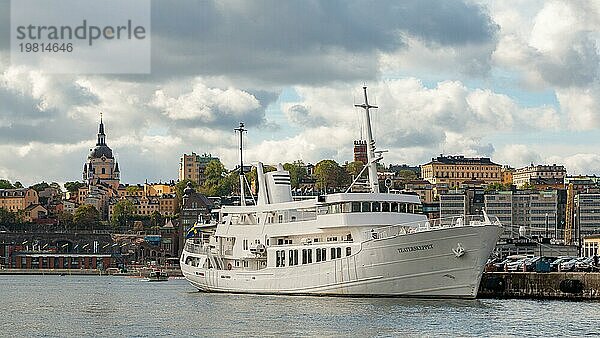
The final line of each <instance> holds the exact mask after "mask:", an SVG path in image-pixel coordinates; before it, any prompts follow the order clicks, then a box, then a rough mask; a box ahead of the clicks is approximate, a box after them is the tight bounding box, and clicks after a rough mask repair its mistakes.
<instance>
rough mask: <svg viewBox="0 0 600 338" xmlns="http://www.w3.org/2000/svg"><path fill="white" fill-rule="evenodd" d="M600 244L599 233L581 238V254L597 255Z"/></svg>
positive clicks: (585, 255) (587, 255)
mask: <svg viewBox="0 0 600 338" xmlns="http://www.w3.org/2000/svg"><path fill="white" fill-rule="evenodd" d="M599 246H600V235H592V236H587V237H584V238H583V244H582V246H581V251H582V252H581V255H582V256H584V257H592V256H598V254H600V252H598V247H599Z"/></svg>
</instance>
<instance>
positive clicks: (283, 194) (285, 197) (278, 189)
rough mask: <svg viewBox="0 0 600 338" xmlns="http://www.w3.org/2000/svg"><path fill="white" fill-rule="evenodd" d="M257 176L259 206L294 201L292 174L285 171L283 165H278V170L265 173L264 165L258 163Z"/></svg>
mask: <svg viewBox="0 0 600 338" xmlns="http://www.w3.org/2000/svg"><path fill="white" fill-rule="evenodd" d="M256 176H257V177H258V205H265V204H271V203H282V202H291V201H293V199H292V186H291V182H290V180H291V178H290V172H289V171H287V170H284V169H283V166H282V165H281V163H279V164H278V165H277V170H275V171H271V172H268V173H265V170H264V168H263V164H262V163H261V162H258V163H257V165H256Z"/></svg>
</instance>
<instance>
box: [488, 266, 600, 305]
mask: <svg viewBox="0 0 600 338" xmlns="http://www.w3.org/2000/svg"><path fill="white" fill-rule="evenodd" d="M477 296H478V297H479V298H533V299H570V300H584V299H600V273H598V272H549V273H536V272H486V273H484V274H483V277H482V279H481V284H480V286H479V292H478V295H477Z"/></svg>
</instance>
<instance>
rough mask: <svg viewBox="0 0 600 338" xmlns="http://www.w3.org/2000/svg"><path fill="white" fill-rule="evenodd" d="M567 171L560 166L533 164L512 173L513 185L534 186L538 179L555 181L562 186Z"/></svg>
mask: <svg viewBox="0 0 600 338" xmlns="http://www.w3.org/2000/svg"><path fill="white" fill-rule="evenodd" d="M566 175H567V170H566V169H565V167H564V166H562V165H556V164H552V165H543V164H538V165H534V164H533V163H532V164H531V165H529V166H527V167H523V168H518V169H516V170H515V172H514V173H513V184H514V185H515V186H517V187H518V188H519V187H522V186H523V185H525V184H530V185H534V183H535V182H536V180H538V179H557V180H559V181H561V184H564V179H565V176H566Z"/></svg>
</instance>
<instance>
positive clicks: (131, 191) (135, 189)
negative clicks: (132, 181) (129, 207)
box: [125, 185, 142, 196]
mask: <svg viewBox="0 0 600 338" xmlns="http://www.w3.org/2000/svg"><path fill="white" fill-rule="evenodd" d="M140 190H142V188H141V187H138V186H136V185H130V186H128V187H127V188H125V191H127V193H128V194H129V195H130V196H131V195H133V196H135V195H137V193H138V191H140Z"/></svg>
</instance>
